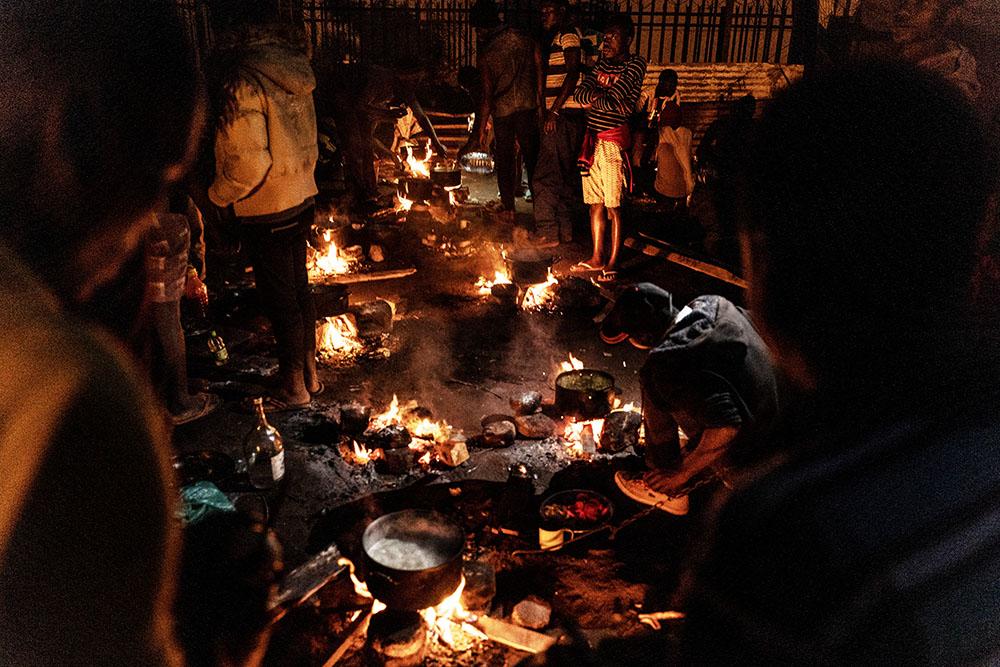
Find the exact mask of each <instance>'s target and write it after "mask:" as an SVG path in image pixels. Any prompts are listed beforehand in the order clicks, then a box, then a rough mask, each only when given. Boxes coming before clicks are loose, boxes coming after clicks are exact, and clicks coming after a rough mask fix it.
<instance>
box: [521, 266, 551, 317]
mask: <svg viewBox="0 0 1000 667" xmlns="http://www.w3.org/2000/svg"><path fill="white" fill-rule="evenodd" d="M558 284H559V281H558V280H556V277H555V276H554V275H552V269H549V275H548V278H547V279H546V280H545V282H544V283H539V284H537V285H529V286H528V287H526V288H525V289H524V299H522V301H521V308H523V309H524V310H551V309H553V308H555V306H556V303H555V298H556V289H555V288H556V285H558Z"/></svg>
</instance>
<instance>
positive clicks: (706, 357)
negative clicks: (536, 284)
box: [601, 283, 780, 515]
mask: <svg viewBox="0 0 1000 667" xmlns="http://www.w3.org/2000/svg"><path fill="white" fill-rule="evenodd" d="M601 339H602V340H603V341H604V342H605V343H609V344H616V343H621V342H623V341H625V340H626V339H627V340H629V341H630V342H631V343H632V345H634V346H635V347H638V348H639V349H650V348H653V349H652V351H651V352H650V353H649V356H648V357H647V359H646V362H645V363H644V364H643V367H642V370H641V371H640V378H641V388H642V412H643V421H644V423H645V432H646V448H647V449H646V462H647V466H648V468H649V469H648V470H647V471H644V472H639V473H632V472H627V471H619V472H617V473H616V474H615V483H616V484H617V485H618V488H619V489H621V491H622V493H624V494H625V495H626V496H628V497H630V498H632V499H633V500H636V501H638V502H640V503H643V504H647V505H655V506H657V507H659V508H660V509H662V510H664V511H666V512H670V513H671V514H677V515H683V514H687V512H688V508H689V500H688V495H689V493H688V492H689V491H690V490H691V489H692V487H693V486H694V484H698V485H701V484H702V483H706V482H710V481H713V480H714V479H716V478H718V479H722V480H723V481H724V482H727V481H728V479H729V478H730V477H731V475H732V472H731V471H730V469H731V468H732V469H735V470H736V471H737V472H739V471H741V470H745V469H747V468H748V467H750V466H752V465H753V464H755V463H759V462H760V461H762V460H764V459H766V457H767V455H768V453H769V451H770V447H771V442H770V440H769V435H770V433H771V431H772V430H773V428H774V426H775V422H776V419H777V416H778V410H779V403H780V400H779V391H778V379H777V376H776V374H775V370H774V366H773V362H772V358H771V353H770V351H769V350H768V348H767V346H766V345H765V344H764V341H763V340H762V339H761V337H760V335H759V334H758V333H757V330H756V329H755V328H754V326H753V323H752V322H751V321H750V319H749V317H748V316H747V314H746V312H745V311H744V310H743V309H741V308H739V307H737V306H736V305H735V304H733V303H732V302H731V301H729V300H728V299H725V298H723V297H721V296H718V295H713V294H708V295H703V296H699V297H697V298H696V299H694V300H692V301H691V302H690V303H688V304H687V305H686V306H685V307H684V308H682V309H681V310H680V311H678V310H677V309H675V308H674V306H673V297H672V295H671V294H670V293H669V292H666V291H665V290H663V289H661V288H659V287H657V286H656V285H653V284H651V283H639V284H637V285H633V286H631V287H629V288H626V290H625V291H624V292H622V293H621V294H620V295H619V297H618V299H617V301H616V302H615V306H614V307H613V308H612V309H611V311H610V312H609V313H608V315H607V317H605V319H604V321H603V322H602V324H601ZM681 432H683V439H682V438H681Z"/></svg>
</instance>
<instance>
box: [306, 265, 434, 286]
mask: <svg viewBox="0 0 1000 667" xmlns="http://www.w3.org/2000/svg"><path fill="white" fill-rule="evenodd" d="M416 272H417V270H416V269H415V268H413V267H410V268H408V269H391V270H388V271H373V272H372V273H344V274H342V275H338V276H328V277H326V278H324V279H323V281H322V282H323V283H325V284H327V285H351V284H353V283H370V282H375V281H377V280H394V279H396V278H405V277H407V276H412V275H413V274H414V273H416Z"/></svg>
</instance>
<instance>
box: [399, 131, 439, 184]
mask: <svg viewBox="0 0 1000 667" xmlns="http://www.w3.org/2000/svg"><path fill="white" fill-rule="evenodd" d="M416 148H419V146H413V145H408V146H406V167H407V168H408V169H409V170H410V173H411V174H412V175H414V176H422V177H424V178H430V176H431V158H432V157H434V151H432V150H431V142H430V140H428V141H427V145H426V149H425V150H424V155H425V157H424V159H423V160H418V159H417V158H416V156H415V155H414V153H415V151H414V149H416Z"/></svg>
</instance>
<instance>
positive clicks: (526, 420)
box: [514, 413, 556, 440]
mask: <svg viewBox="0 0 1000 667" xmlns="http://www.w3.org/2000/svg"><path fill="white" fill-rule="evenodd" d="M514 424H515V425H516V426H517V432H518V433H520V434H521V437H524V438H527V439H529V440H542V439H544V438H549V437H551V436H552V434H553V433H555V432H556V423H555V422H554V421H552V419H551V418H549V417H546V416H545V415H543V414H541V413H539V414H536V415H519V416H517V417H514Z"/></svg>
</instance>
